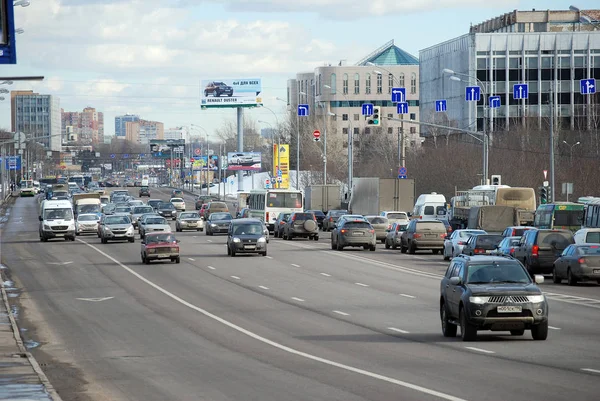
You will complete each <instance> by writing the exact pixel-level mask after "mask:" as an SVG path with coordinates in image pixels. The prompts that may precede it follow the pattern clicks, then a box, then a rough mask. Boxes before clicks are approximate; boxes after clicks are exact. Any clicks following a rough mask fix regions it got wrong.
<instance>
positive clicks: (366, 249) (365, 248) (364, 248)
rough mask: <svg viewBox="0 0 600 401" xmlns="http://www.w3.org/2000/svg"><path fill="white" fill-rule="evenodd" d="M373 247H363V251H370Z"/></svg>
mask: <svg viewBox="0 0 600 401" xmlns="http://www.w3.org/2000/svg"><path fill="white" fill-rule="evenodd" d="M370 248H371V247H370V246H369V245H363V250H364V251H368V250H369V249H370Z"/></svg>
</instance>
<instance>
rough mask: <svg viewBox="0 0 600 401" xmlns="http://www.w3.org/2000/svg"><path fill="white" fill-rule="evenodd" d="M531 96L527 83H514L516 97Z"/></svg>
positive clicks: (525, 97) (514, 96)
mask: <svg viewBox="0 0 600 401" xmlns="http://www.w3.org/2000/svg"><path fill="white" fill-rule="evenodd" d="M528 97H529V86H528V85H527V84H515V85H513V98H514V99H527V98H528Z"/></svg>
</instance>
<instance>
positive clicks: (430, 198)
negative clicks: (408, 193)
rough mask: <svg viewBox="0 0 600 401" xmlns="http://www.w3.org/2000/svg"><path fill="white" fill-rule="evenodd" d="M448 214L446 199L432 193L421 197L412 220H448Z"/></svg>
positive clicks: (416, 204)
mask: <svg viewBox="0 0 600 401" xmlns="http://www.w3.org/2000/svg"><path fill="white" fill-rule="evenodd" d="M446 213H447V208H446V197H445V196H444V195H441V194H438V193H436V192H432V193H430V194H422V195H419V197H418V198H417V202H416V203H415V208H414V209H413V213H412V216H411V218H412V219H420V220H434V219H437V220H447V219H448V216H447V214H446Z"/></svg>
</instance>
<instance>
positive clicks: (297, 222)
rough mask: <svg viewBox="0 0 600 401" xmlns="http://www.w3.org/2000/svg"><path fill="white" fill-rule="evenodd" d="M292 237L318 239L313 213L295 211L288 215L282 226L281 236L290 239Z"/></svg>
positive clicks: (317, 229) (317, 227)
mask: <svg viewBox="0 0 600 401" xmlns="http://www.w3.org/2000/svg"><path fill="white" fill-rule="evenodd" d="M294 237H302V238H309V239H314V240H315V241H318V240H319V225H318V224H317V220H316V218H315V215H314V214H312V213H309V212H295V213H292V214H291V215H290V217H289V218H288V219H287V220H286V223H285V225H284V226H283V234H282V238H283V239H286V240H291V239H292V238H294Z"/></svg>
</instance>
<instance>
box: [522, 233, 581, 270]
mask: <svg viewBox="0 0 600 401" xmlns="http://www.w3.org/2000/svg"><path fill="white" fill-rule="evenodd" d="M573 243H575V241H574V240H573V233H571V231H569V230H551V229H533V230H527V231H525V232H524V233H523V236H522V237H521V240H520V241H519V245H518V246H517V247H516V248H515V253H514V255H513V256H514V258H515V259H518V260H519V261H521V262H523V264H524V265H525V267H526V268H527V270H528V271H529V273H530V274H531V273H534V272H535V273H538V272H539V273H542V274H551V273H552V270H553V267H554V261H555V260H556V259H558V258H559V257H560V254H561V253H562V252H563V251H564V250H565V249H566V248H567V247H568V246H569V245H571V244H573Z"/></svg>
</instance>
